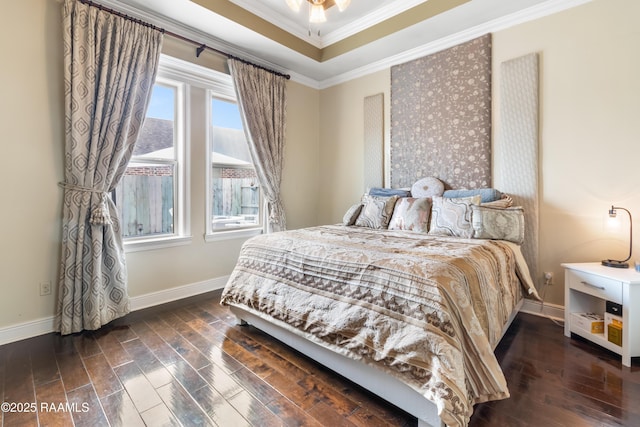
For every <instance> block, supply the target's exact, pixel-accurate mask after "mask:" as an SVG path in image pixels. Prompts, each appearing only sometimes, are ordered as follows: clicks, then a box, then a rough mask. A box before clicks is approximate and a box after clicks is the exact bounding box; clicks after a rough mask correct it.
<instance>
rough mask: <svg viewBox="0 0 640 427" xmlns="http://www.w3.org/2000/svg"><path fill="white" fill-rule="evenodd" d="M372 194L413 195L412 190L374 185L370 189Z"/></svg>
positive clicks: (380, 195) (383, 195) (381, 195)
mask: <svg viewBox="0 0 640 427" xmlns="http://www.w3.org/2000/svg"><path fill="white" fill-rule="evenodd" d="M369 195H370V196H378V197H391V196H398V197H411V191H409V190H403V189H400V188H381V187H373V188H371V189H369Z"/></svg>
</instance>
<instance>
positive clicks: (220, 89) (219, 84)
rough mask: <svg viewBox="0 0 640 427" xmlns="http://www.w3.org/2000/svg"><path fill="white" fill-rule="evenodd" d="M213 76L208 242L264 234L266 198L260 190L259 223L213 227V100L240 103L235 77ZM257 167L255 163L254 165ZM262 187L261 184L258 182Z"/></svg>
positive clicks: (209, 98) (209, 93) (208, 95)
mask: <svg viewBox="0 0 640 427" xmlns="http://www.w3.org/2000/svg"><path fill="white" fill-rule="evenodd" d="M212 73H213V76H212V77H213V78H212V80H211V82H210V83H211V84H210V85H209V86H208V87H207V92H206V98H207V105H206V115H207V119H206V122H207V135H206V138H207V142H206V144H207V149H206V156H205V161H206V174H205V175H206V180H207V181H206V184H205V188H206V197H205V203H206V205H205V222H206V224H205V227H206V229H205V230H206V231H205V241H207V242H215V241H220V240H227V239H238V238H247V237H251V236H256V235H258V234H262V233H263V232H264V199H263V195H262V190H260V198H259V201H258V205H259V211H258V224H256V225H250V226H246V227H237V228H233V229H230V230H215V231H214V229H213V224H212V221H211V217H212V212H211V210H212V204H213V194H212V191H211V179H212V177H211V169H212V166H213V163H212V158H211V157H212V156H211V154H212V149H213V144H212V143H213V141H212V134H211V133H212V126H213V124H212V120H211V117H212V116H211V114H212V106H211V103H212V100H213V99H214V98H215V99H219V100H222V101H227V102H233V103H235V104H238V99H237V96H236V92H235V89H234V87H233V79H232V78H231V76H230V75H228V74H224V73H220V72H217V71H212ZM254 168H255V165H254ZM258 186H259V187H260V184H258Z"/></svg>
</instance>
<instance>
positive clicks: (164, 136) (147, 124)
mask: <svg viewBox="0 0 640 427" xmlns="http://www.w3.org/2000/svg"><path fill="white" fill-rule="evenodd" d="M172 146H173V120H164V119H156V118H153V117H147V118H146V119H145V121H144V123H143V125H142V129H141V130H140V135H138V141H137V142H136V148H135V149H134V150H133V155H134V156H142V155H145V154H149V153H152V152H154V151H159V150H162V149H165V148H171V147H172Z"/></svg>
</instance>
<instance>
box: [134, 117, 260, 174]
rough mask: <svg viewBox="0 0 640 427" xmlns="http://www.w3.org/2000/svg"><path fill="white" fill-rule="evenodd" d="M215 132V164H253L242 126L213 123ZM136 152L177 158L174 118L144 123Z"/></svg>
mask: <svg viewBox="0 0 640 427" xmlns="http://www.w3.org/2000/svg"><path fill="white" fill-rule="evenodd" d="M211 135H212V138H213V141H214V146H213V148H214V150H215V151H214V152H213V153H212V162H213V163H217V164H225V165H234V166H247V165H250V164H252V162H251V154H249V147H248V146H247V142H246V137H245V135H244V131H243V130H242V129H228V128H221V127H215V126H212V128H211ZM133 155H134V156H139V157H147V158H154V159H170V158H173V157H174V153H173V121H172V120H164V119H156V118H153V117H147V118H146V120H145V121H144V124H143V125H142V130H141V131H140V135H139V136H138V141H137V142H136V147H135V149H134V152H133Z"/></svg>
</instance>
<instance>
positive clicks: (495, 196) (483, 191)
mask: <svg viewBox="0 0 640 427" xmlns="http://www.w3.org/2000/svg"><path fill="white" fill-rule="evenodd" d="M477 195H479V196H480V197H481V200H480V203H488V202H493V201H496V200H500V198H501V197H502V193H501V192H499V191H498V190H496V189H495V188H476V189H475V190H447V191H445V192H444V193H443V194H442V196H443V197H449V198H450V199H455V198H458V197H472V196H477Z"/></svg>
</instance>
